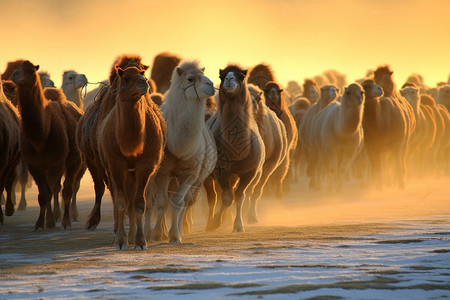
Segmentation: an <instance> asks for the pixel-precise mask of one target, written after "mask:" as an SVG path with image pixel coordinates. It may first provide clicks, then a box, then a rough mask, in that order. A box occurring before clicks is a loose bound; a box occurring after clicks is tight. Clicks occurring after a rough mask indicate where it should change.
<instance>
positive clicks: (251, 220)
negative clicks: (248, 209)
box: [247, 216, 259, 224]
mask: <svg viewBox="0 0 450 300" xmlns="http://www.w3.org/2000/svg"><path fill="white" fill-rule="evenodd" d="M258 222H259V221H258V218H257V217H256V216H251V217H250V216H249V217H248V218H247V223H248V224H258Z"/></svg>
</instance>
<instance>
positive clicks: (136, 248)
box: [134, 245, 147, 251]
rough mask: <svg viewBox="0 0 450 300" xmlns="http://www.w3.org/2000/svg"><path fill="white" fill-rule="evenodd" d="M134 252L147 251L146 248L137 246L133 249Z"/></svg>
mask: <svg viewBox="0 0 450 300" xmlns="http://www.w3.org/2000/svg"><path fill="white" fill-rule="evenodd" d="M134 250H138V251H143V250H147V246H145V245H139V246H136V247H134Z"/></svg>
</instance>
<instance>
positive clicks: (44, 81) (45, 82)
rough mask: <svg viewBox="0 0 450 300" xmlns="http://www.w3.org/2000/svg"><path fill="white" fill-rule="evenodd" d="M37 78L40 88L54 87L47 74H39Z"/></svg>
mask: <svg viewBox="0 0 450 300" xmlns="http://www.w3.org/2000/svg"><path fill="white" fill-rule="evenodd" d="M38 74H39V78H41V84H42V87H52V88H54V87H56V86H55V83H54V82H53V80H52V79H51V78H50V75H49V74H48V73H47V72H39V73H38Z"/></svg>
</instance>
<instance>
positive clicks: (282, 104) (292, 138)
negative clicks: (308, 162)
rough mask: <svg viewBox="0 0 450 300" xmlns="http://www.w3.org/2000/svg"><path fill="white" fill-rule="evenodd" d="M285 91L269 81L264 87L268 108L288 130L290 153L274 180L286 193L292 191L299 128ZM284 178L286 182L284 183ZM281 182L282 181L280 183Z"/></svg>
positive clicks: (279, 190) (278, 194)
mask: <svg viewBox="0 0 450 300" xmlns="http://www.w3.org/2000/svg"><path fill="white" fill-rule="evenodd" d="M282 92H283V89H282V88H281V87H280V85H279V84H278V83H276V82H273V81H269V82H268V83H267V84H266V86H265V87H264V97H265V98H266V104H267V106H268V107H269V108H270V109H271V110H272V111H273V112H275V114H276V115H277V117H278V118H279V119H280V120H281V122H283V124H284V127H285V128H286V137H287V142H288V153H287V155H286V157H285V158H284V160H283V162H282V163H281V164H280V166H279V167H278V168H277V170H276V171H275V173H274V175H273V178H276V179H275V180H276V181H277V183H281V182H282V184H283V186H284V187H285V191H287V192H289V191H290V184H291V180H292V179H293V178H292V176H291V175H290V174H289V173H288V171H289V167H290V165H291V163H292V164H294V163H295V162H294V158H295V157H294V152H295V149H296V148H297V143H298V127H297V125H296V124H295V121H294V118H292V115H291V112H290V111H289V108H288V107H287V105H286V101H285V99H284V95H283V93H282ZM284 178H286V181H284V182H283V180H284ZM279 180H280V181H279ZM282 194H283V190H282V186H281V185H277V197H278V199H281V197H282Z"/></svg>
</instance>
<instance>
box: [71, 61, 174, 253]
mask: <svg viewBox="0 0 450 300" xmlns="http://www.w3.org/2000/svg"><path fill="white" fill-rule="evenodd" d="M147 68H148V67H147V66H145V65H143V64H142V62H141V58H140V57H139V56H128V55H123V56H121V57H120V58H119V59H118V60H117V63H116V64H115V65H114V66H113V67H112V70H111V76H110V79H111V80H112V81H111V88H109V89H108V91H107V92H106V93H104V94H102V95H103V97H101V98H100V99H98V100H97V101H95V102H94V104H93V105H91V106H90V107H88V109H87V111H86V114H85V115H84V116H83V118H82V119H81V120H80V122H79V123H78V126H77V141H78V144H79V146H80V149H81V151H82V153H83V155H84V157H85V159H86V162H87V166H88V168H89V171H90V172H91V175H92V178H93V180H94V188H95V194H96V199H95V205H94V208H93V209H92V212H91V215H90V217H89V220H88V224H87V226H88V227H96V226H97V225H98V223H99V221H100V205H101V198H102V196H103V193H104V190H105V183H106V182H107V183H108V188H109V189H110V192H111V196H112V198H113V204H114V213H115V224H114V229H115V231H116V237H115V242H114V244H115V245H116V247H118V248H120V249H123V248H125V247H126V245H127V243H130V244H135V246H136V247H141V248H145V245H146V241H145V237H144V232H143V224H142V218H143V214H144V211H145V201H146V200H145V196H144V191H145V188H146V186H147V184H148V181H149V179H150V176H151V175H153V174H154V172H155V171H156V169H157V168H158V167H159V164H160V162H161V159H162V155H163V149H164V143H165V128H166V127H165V123H164V120H163V118H162V116H161V113H160V111H159V108H158V107H157V105H156V104H155V103H153V101H152V100H151V99H150V94H149V93H148V83H147V81H146V79H145V77H144V76H143V74H144V72H145V70H146V69H147ZM113 72H115V75H114V74H113ZM125 82H126V84H125ZM125 213H128V215H129V218H130V233H129V238H128V240H127V235H126V233H125V229H124V217H125Z"/></svg>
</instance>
